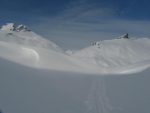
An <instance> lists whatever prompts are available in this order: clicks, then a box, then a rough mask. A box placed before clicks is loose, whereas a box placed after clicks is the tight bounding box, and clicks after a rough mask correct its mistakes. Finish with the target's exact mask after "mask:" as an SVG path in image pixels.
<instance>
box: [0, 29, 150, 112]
mask: <svg viewBox="0 0 150 113" xmlns="http://www.w3.org/2000/svg"><path fill="white" fill-rule="evenodd" d="M8 28H10V27H8ZM149 49H150V39H149V38H139V39H133V38H130V39H125V38H120V39H112V40H104V41H98V42H95V43H94V44H92V46H88V47H85V48H83V49H81V50H68V51H65V50H63V49H62V48H61V47H59V46H58V45H57V44H55V43H54V42H52V41H50V40H47V39H45V38H43V37H42V36H40V35H38V34H36V33H34V32H33V31H24V30H23V31H22V30H21V31H16V30H10V29H1V30H0V73H1V74H0V91H1V92H0V111H2V113H138V112H139V113H142V112H144V113H146V112H149V104H150V103H149V102H150V101H149V95H150V90H149V85H150V82H149V79H150V76H149V73H150V71H149V68H150V52H149ZM94 75H96V76H94ZM99 75H100V76H99ZM103 75H113V76H103ZM120 75H126V76H120ZM131 75H132V76H131Z"/></svg>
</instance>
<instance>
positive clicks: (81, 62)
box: [0, 23, 150, 74]
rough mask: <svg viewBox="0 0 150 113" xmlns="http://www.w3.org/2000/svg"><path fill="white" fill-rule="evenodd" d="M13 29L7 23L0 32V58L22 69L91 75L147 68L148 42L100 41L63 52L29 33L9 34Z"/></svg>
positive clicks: (149, 57) (149, 55)
mask: <svg viewBox="0 0 150 113" xmlns="http://www.w3.org/2000/svg"><path fill="white" fill-rule="evenodd" d="M13 26H14V24H12V23H10V24H7V25H4V26H2V28H1V30H0V46H1V50H0V57H1V58H4V59H7V60H9V61H12V62H16V63H19V64H22V65H25V66H29V67H32V68H40V69H46V70H59V71H72V72H79V73H93V74H97V73H99V74H114V73H115V74H117V73H118V74H119V73H123V74H126V73H136V72H139V70H140V71H142V70H144V69H147V68H149V67H150V65H149V62H147V61H149V60H150V51H149V49H150V39H148V38H138V39H135V38H131V39H127V38H119V39H112V40H104V41H99V42H95V43H92V45H91V46H89V47H86V48H83V49H81V50H69V51H64V50H63V49H62V48H61V47H59V46H58V45H56V44H55V43H54V42H52V41H50V40H47V39H45V38H43V37H42V36H40V35H38V34H36V33H34V32H33V31H24V30H23V31H22V30H20V31H19V32H18V31H12V30H10V29H12V27H13ZM19 28H21V29H22V28H25V29H26V27H25V26H23V25H18V27H16V28H15V29H19ZM143 62H144V63H143ZM129 67H130V69H129ZM129 70H130V71H129ZM133 70H134V71H133Z"/></svg>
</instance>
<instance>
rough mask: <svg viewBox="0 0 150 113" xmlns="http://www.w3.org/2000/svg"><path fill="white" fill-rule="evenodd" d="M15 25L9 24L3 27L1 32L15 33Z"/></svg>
mask: <svg viewBox="0 0 150 113" xmlns="http://www.w3.org/2000/svg"><path fill="white" fill-rule="evenodd" d="M15 28H16V26H15V24H14V23H7V24H6V25H2V26H1V27H0V30H2V31H15Z"/></svg>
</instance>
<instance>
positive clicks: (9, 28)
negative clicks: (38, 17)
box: [0, 23, 31, 32]
mask: <svg viewBox="0 0 150 113" xmlns="http://www.w3.org/2000/svg"><path fill="white" fill-rule="evenodd" d="M0 30H2V31H16V32H20V31H24V32H26V31H31V30H30V29H29V28H28V27H27V26H25V25H22V24H21V25H16V24H14V23H7V24H5V25H2V26H1V27H0Z"/></svg>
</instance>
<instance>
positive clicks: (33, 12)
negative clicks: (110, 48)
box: [0, 0, 150, 48]
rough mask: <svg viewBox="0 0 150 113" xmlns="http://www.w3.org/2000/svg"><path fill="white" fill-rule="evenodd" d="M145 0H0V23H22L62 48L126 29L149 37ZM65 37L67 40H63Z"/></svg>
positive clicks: (121, 32)
mask: <svg viewBox="0 0 150 113" xmlns="http://www.w3.org/2000/svg"><path fill="white" fill-rule="evenodd" d="M149 3H150V1H149V0H53V1H52V0H1V2H0V24H3V23H7V22H14V23H18V24H20V23H22V24H26V25H27V26H29V27H30V28H32V29H33V30H34V31H36V32H37V33H39V34H41V35H44V36H45V37H47V38H49V39H50V40H53V41H55V42H57V43H58V44H59V45H61V46H64V45H65V46H64V48H68V47H70V46H72V47H75V46H76V45H77V44H78V45H80V46H79V47H82V46H86V44H88V43H90V42H91V41H96V40H100V39H110V38H113V37H117V36H119V35H121V34H123V33H126V32H128V33H129V34H131V35H132V36H139V37H149V36H150V34H149V31H148V30H149V29H150V27H149V25H150V21H149V20H150V13H149V11H150V7H149ZM66 41H68V42H69V43H67V44H65V42H66ZM72 42H73V43H72ZM81 45H82V46H81Z"/></svg>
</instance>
